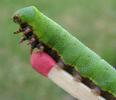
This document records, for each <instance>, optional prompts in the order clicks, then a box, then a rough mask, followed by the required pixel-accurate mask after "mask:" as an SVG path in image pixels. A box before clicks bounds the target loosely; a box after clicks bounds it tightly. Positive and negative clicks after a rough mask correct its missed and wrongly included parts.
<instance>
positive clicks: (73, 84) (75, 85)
mask: <svg viewBox="0 0 116 100" xmlns="http://www.w3.org/2000/svg"><path fill="white" fill-rule="evenodd" d="M48 78H49V79H50V80H52V81H53V82H54V83H55V84H57V85H58V86H59V87H61V88H62V89H64V90H65V91H66V92H68V93H69V94H71V95H72V96H73V97H75V98H77V99H79V100H105V99H104V98H103V97H101V96H97V95H95V94H94V93H93V92H92V91H91V89H90V88H89V87H87V86H86V85H84V84H83V83H81V82H79V81H75V80H74V78H73V76H71V75H70V74H69V73H67V72H66V71H64V70H63V69H61V68H60V67H59V66H58V65H55V67H53V68H52V69H51V70H50V72H49V74H48Z"/></svg>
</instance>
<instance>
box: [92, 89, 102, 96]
mask: <svg viewBox="0 0 116 100" xmlns="http://www.w3.org/2000/svg"><path fill="white" fill-rule="evenodd" d="M91 91H92V92H93V93H94V94H95V95H97V96H99V95H100V94H101V91H100V89H99V88H98V87H95V88H93V89H92V90H91Z"/></svg>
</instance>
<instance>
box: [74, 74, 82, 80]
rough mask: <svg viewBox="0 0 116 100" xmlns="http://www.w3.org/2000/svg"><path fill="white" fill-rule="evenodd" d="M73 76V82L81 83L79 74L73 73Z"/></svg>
mask: <svg viewBox="0 0 116 100" xmlns="http://www.w3.org/2000/svg"><path fill="white" fill-rule="evenodd" d="M73 76H74V80H75V81H78V82H81V81H82V77H81V76H80V74H79V72H75V73H73Z"/></svg>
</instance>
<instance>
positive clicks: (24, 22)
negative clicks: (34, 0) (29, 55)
mask: <svg viewBox="0 0 116 100" xmlns="http://www.w3.org/2000/svg"><path fill="white" fill-rule="evenodd" d="M37 11H38V10H37V8H36V7H34V6H30V7H25V8H22V9H20V10H18V11H17V12H16V13H14V15H13V17H12V18H13V21H14V22H15V23H17V24H19V25H20V28H19V29H18V30H17V31H16V32H14V34H18V33H20V32H22V33H23V37H22V38H21V40H20V43H22V42H23V41H25V40H29V43H28V44H30V45H31V49H34V48H35V47H37V45H38V43H39V42H38V39H37V38H36V36H35V35H34V34H33V29H32V27H31V23H33V22H34V18H35V17H36V14H37V13H36V12H37ZM31 51H32V50H31Z"/></svg>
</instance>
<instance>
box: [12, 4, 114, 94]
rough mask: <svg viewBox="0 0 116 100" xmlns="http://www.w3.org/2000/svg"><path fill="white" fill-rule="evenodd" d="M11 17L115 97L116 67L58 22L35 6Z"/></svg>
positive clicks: (66, 61) (21, 10)
mask: <svg viewBox="0 0 116 100" xmlns="http://www.w3.org/2000/svg"><path fill="white" fill-rule="evenodd" d="M13 18H14V19H15V22H18V23H19V24H20V25H21V26H22V27H25V25H23V24H24V23H25V24H28V25H29V26H31V28H32V30H33V33H34V34H35V35H36V36H37V38H38V39H39V40H40V41H42V42H43V43H44V44H46V45H48V46H49V47H51V48H53V49H54V50H55V51H57V52H58V54H59V55H60V56H61V58H62V59H63V61H64V63H65V64H68V65H71V66H74V67H75V69H76V70H77V71H79V73H80V74H81V75H82V76H83V77H86V78H89V79H90V80H92V82H93V83H94V84H96V85H97V86H99V87H100V88H101V89H102V90H104V91H107V92H109V93H111V94H112V95H113V96H116V70H115V69H114V68H113V67H112V66H111V65H110V64H108V63H107V62H106V61H105V60H103V59H102V58H101V57H100V56H98V55H97V54H96V53H94V52H93V51H92V50H90V49H89V48H88V47H86V46H85V45H84V44H83V43H81V42H80V41H79V40H78V39H77V38H75V37H73V36H72V35H71V34H70V33H69V32H67V31H66V30H65V29H63V28H62V27H61V26H60V25H58V24H57V23H55V22H54V21H52V20H51V19H49V18H48V17H46V16H45V15H44V14H42V13H41V12H40V11H38V9H37V8H35V7H34V6H30V7H26V8H23V9H20V10H18V11H17V12H16V13H15V14H14V16H13Z"/></svg>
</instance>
